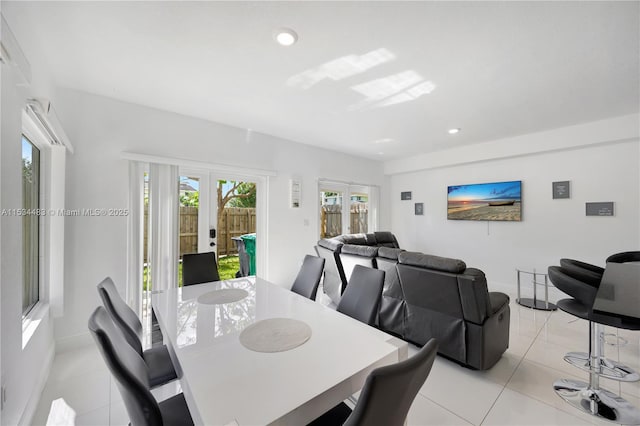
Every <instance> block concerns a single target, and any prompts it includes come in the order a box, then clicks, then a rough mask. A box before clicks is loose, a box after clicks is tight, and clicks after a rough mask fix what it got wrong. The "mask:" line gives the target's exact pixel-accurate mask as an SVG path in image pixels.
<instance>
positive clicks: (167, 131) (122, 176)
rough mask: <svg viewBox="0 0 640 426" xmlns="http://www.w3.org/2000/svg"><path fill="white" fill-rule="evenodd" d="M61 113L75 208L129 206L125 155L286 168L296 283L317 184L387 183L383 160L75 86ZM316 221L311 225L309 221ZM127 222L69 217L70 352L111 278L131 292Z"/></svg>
mask: <svg viewBox="0 0 640 426" xmlns="http://www.w3.org/2000/svg"><path fill="white" fill-rule="evenodd" d="M56 110H57V112H58V114H59V116H60V119H61V121H62V122H63V123H64V125H65V130H66V132H67V134H68V136H69V138H70V140H71V141H72V142H73V144H74V147H75V153H74V155H73V157H70V158H68V161H67V193H66V205H67V208H68V209H77V208H79V209H82V208H111V207H114V208H125V207H127V193H128V175H127V173H128V167H127V161H126V160H123V159H121V153H122V152H124V151H128V152H136V153H145V154H150V155H158V156H164V157H170V158H182V159H188V160H197V161H202V162H209V163H218V164H228V165H235V166H243V167H248V168H260V169H269V170H274V171H276V172H277V176H276V177H271V178H269V180H270V185H269V211H268V218H269V224H268V238H269V241H268V250H267V251H268V253H267V261H268V262H269V277H268V278H269V279H270V280H272V281H274V282H280V283H291V282H293V279H294V278H295V274H296V273H297V270H298V268H299V265H300V262H301V260H302V258H303V257H304V254H305V253H312V252H313V246H314V245H315V243H316V241H317V239H318V236H317V225H316V223H317V221H318V213H317V212H316V208H317V201H316V191H317V180H318V178H332V179H337V180H343V181H354V182H362V183H369V184H373V185H382V184H383V182H384V176H383V173H382V164H381V163H379V162H375V161H370V160H365V159H359V158H355V157H351V156H347V155H344V154H340V153H336V152H333V151H328V150H323V149H319V148H315V147H311V146H306V145H302V144H297V143H293V142H289V141H285V140H282V139H278V138H275V137H271V136H267V135H261V134H259V133H255V132H254V133H253V134H252V135H251V137H250V138H249V140H247V138H246V132H245V131H244V130H242V129H238V128H234V127H230V126H225V125H221V124H216V123H211V122H207V121H204V120H199V119H195V118H190V117H185V116H181V115H177V114H173V113H169V112H163V111H159V110H155V109H151V108H147V107H143V106H140V105H134V104H128V103H124V102H119V101H115V100H112V99H108V98H104V97H100V96H94V95H90V94H86V93H81V92H77V91H71V90H60V91H59V92H58V93H57V96H56ZM292 176H296V177H299V178H301V180H302V205H301V208H299V209H290V208H289V207H288V203H289V193H288V190H289V179H290V178H291V177H292ZM305 220H308V223H309V225H308V226H306V225H305ZM126 232H127V228H126V218H124V217H119V218H118V217H115V218H109V217H68V218H67V220H66V222H65V237H66V240H65V257H66V262H65V277H66V286H65V312H64V316H63V317H61V318H59V319H56V323H55V336H56V339H57V340H58V342H59V343H62V346H65V345H67V344H73V341H74V340H75V339H78V340H84V338H85V336H86V321H87V318H88V317H89V314H90V313H91V311H92V310H93V309H94V308H95V306H97V305H98V303H99V298H98V295H97V292H96V288H95V286H96V285H97V283H98V282H100V280H102V279H103V278H104V277H105V276H111V277H112V278H113V279H114V280H115V282H116V283H117V284H118V286H119V287H120V290H122V291H124V282H125V278H126V271H125V266H126V247H125V244H126V241H127V239H126V236H127V234H126Z"/></svg>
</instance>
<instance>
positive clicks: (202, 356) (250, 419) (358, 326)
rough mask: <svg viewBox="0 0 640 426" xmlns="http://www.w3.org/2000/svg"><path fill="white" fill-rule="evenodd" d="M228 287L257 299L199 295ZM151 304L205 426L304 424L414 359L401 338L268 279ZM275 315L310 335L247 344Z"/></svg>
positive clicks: (172, 294) (179, 291)
mask: <svg viewBox="0 0 640 426" xmlns="http://www.w3.org/2000/svg"><path fill="white" fill-rule="evenodd" d="M228 288H234V289H243V290H245V291H246V292H247V293H248V296H247V297H245V298H244V299H242V300H239V301H237V302H232V303H224V304H205V303H200V302H198V300H197V299H198V297H199V296H201V295H203V294H205V293H208V292H211V291H213V290H219V289H228ZM152 305H153V309H154V311H155V313H156V316H157V319H158V323H159V324H160V328H161V330H162V332H163V335H164V340H165V343H166V344H167V347H168V348H169V353H170V355H171V358H172V361H173V363H174V365H175V367H176V371H177V373H178V377H179V379H180V384H181V387H182V390H183V392H184V395H185V399H186V401H187V404H188V406H189V410H190V411H191V415H192V417H193V420H194V422H195V424H196V425H239V426H246V425H267V424H289V425H304V424H307V423H308V422H310V421H311V420H313V419H315V418H316V417H318V416H319V415H321V414H322V413H324V412H326V411H327V410H329V409H330V408H332V407H333V406H335V405H336V404H338V403H340V402H341V401H343V400H345V399H347V398H349V397H350V396H351V395H353V394H354V393H356V392H357V391H358V390H360V389H361V388H362V386H363V385H364V381H365V379H366V377H367V375H368V374H369V373H370V372H371V370H373V369H374V368H376V367H380V366H383V365H388V364H392V363H395V362H397V361H398V360H402V359H406V357H407V344H406V343H405V342H403V341H402V340H399V339H397V338H394V337H392V336H390V335H388V334H386V333H384V332H382V331H380V330H377V329H376V328H374V327H370V326H368V325H366V324H363V323H361V322H359V321H357V320H354V319H353V318H350V317H348V316H346V315H343V314H341V313H339V312H336V311H335V310H333V309H331V308H328V307H326V306H324V305H322V304H321V303H318V302H315V301H311V300H309V299H306V298H304V297H302V296H299V295H298V294H295V293H293V292H291V291H290V290H289V289H286V288H282V287H280V286H278V285H275V284H272V283H270V282H268V281H266V280H263V279H261V278H256V277H247V278H238V279H234V280H228V281H216V282H211V283H205V284H198V285H192V286H188V287H181V288H176V289H170V290H164V291H161V292H157V293H154V294H153V295H152ZM269 318H292V319H295V320H299V321H302V322H304V323H305V324H307V325H308V326H309V327H310V328H311V337H310V338H309V340H307V341H306V342H305V343H303V344H302V345H300V346H298V347H296V348H294V349H291V350H287V351H284V352H274V353H265V352H255V351H252V350H249V349H247V348H245V347H244V346H243V345H242V344H241V343H240V340H239V335H240V333H241V332H242V330H244V329H245V328H246V327H248V326H249V325H251V324H253V323H255V322H256V321H260V320H264V319H269Z"/></svg>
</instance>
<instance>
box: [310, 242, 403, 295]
mask: <svg viewBox="0 0 640 426" xmlns="http://www.w3.org/2000/svg"><path fill="white" fill-rule="evenodd" d="M378 247H390V248H398V247H399V245H398V240H397V239H396V237H395V235H393V234H392V233H391V232H374V233H372V234H344V235H339V236H337V237H334V238H323V239H321V240H319V241H318V245H317V246H316V248H315V249H316V253H317V254H318V256H320V257H323V258H324V259H325V270H324V280H323V282H322V288H323V291H324V292H325V294H327V296H329V297H330V298H331V300H332V301H333V302H334V303H335V304H338V303H339V302H340V298H341V297H342V293H343V292H344V289H345V288H346V287H347V284H348V282H349V278H350V277H351V272H352V271H353V268H354V266H355V265H362V266H366V267H369V268H376V256H377V254H378Z"/></svg>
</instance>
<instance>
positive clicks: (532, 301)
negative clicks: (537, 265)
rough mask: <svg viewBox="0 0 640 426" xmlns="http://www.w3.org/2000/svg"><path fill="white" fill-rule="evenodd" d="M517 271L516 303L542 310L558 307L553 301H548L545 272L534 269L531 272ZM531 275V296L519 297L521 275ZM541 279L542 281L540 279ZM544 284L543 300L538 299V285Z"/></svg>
mask: <svg viewBox="0 0 640 426" xmlns="http://www.w3.org/2000/svg"><path fill="white" fill-rule="evenodd" d="M516 271H517V272H518V298H517V299H516V303H517V304H519V305H522V306H526V307H527V308H531V309H539V310H542V311H555V310H556V309H558V307H557V306H556V305H554V304H553V303H549V277H548V276H547V274H543V273H542V272H536V270H535V269H534V270H533V272H530V271H523V270H521V269H516ZM522 274H526V275H531V283H532V284H533V298H529V297H525V298H522V297H520V282H521V275H522ZM541 279H542V280H543V281H542V282H541V281H540V280H541ZM539 285H544V300H538V286H539Z"/></svg>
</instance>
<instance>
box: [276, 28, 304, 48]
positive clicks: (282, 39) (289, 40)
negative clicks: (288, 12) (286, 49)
mask: <svg viewBox="0 0 640 426" xmlns="http://www.w3.org/2000/svg"><path fill="white" fill-rule="evenodd" d="M274 37H275V39H276V41H277V42H278V43H280V44H281V45H282V46H291V45H292V44H295V42H296V41H298V34H296V32H295V31H293V30H292V29H291V28H280V29H278V30H276V32H275V35H274Z"/></svg>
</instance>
